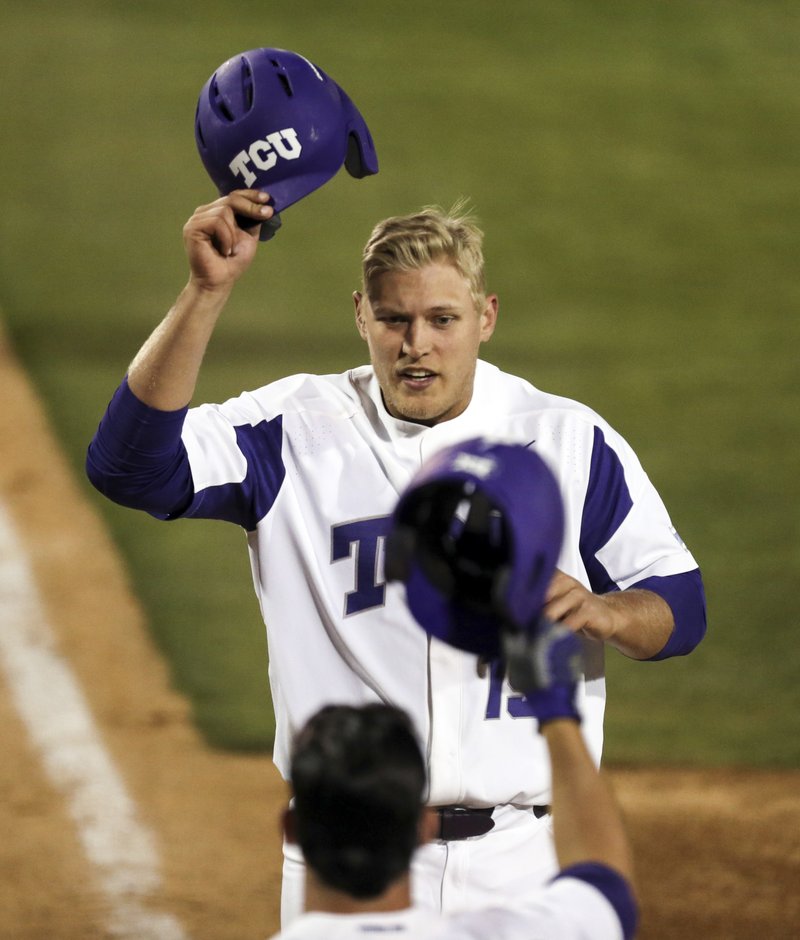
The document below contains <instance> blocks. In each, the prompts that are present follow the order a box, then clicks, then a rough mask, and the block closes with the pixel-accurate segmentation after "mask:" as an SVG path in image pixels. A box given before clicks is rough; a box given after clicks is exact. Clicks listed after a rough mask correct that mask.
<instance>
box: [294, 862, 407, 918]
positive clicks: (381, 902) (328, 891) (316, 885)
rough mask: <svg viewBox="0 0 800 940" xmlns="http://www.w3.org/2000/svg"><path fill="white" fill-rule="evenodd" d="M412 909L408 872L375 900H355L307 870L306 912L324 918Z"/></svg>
mask: <svg viewBox="0 0 800 940" xmlns="http://www.w3.org/2000/svg"><path fill="white" fill-rule="evenodd" d="M408 907H411V879H410V876H409V874H408V872H406V873H405V874H404V875H401V876H400V878H398V879H397V881H394V882H392V884H390V885H389V886H388V888H387V889H386V890H385V891H384V892H383V893H382V894H379V895H378V897H376V898H367V899H364V898H354V897H353V896H352V895H349V894H346V893H344V892H343V891H338V890H336V889H335V888H331V887H329V886H328V885H326V884H324V882H322V881H320V880H319V879H318V878H317V877H316V875H315V874H314V872H313V871H311V870H310V869H308V868H307V869H306V901H305V909H306V911H319V912H322V913H325V914H375V913H378V912H381V911H384V912H385V911H404V910H405V909H406V908H408Z"/></svg>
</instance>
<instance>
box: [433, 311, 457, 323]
mask: <svg viewBox="0 0 800 940" xmlns="http://www.w3.org/2000/svg"><path fill="white" fill-rule="evenodd" d="M455 320H456V318H455V317H454V316H451V315H450V314H448V313H443V314H441V315H440V316H438V317H436V319H435V320H434V321H433V322H434V323H435V324H436V326H450V324H451V323H454V322H455Z"/></svg>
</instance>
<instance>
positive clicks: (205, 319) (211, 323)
mask: <svg viewBox="0 0 800 940" xmlns="http://www.w3.org/2000/svg"><path fill="white" fill-rule="evenodd" d="M229 295H230V288H223V289H217V290H214V291H209V290H204V289H202V288H199V287H198V286H197V285H196V284H195V283H194V281H193V280H190V281H189V283H188V284H187V285H186V287H185V288H184V289H183V290H182V291H181V293H180V295H179V297H178V299H177V300H176V302H175V305H174V306H173V307H172V309H171V310H170V311H169V313H168V314H167V316H166V317H165V318H164V319H163V320H162V322H161V323H160V324H159V326H158V327H156V329H155V330H154V331H153V333H152V334H151V335H150V337H149V338H148V339H147V341H146V342H145V343H144V345H143V346H142V348H141V349H140V350H139V352H138V353H137V355H136V357H135V358H134V360H133V362H132V363H131V365H130V368H129V370H128V385H129V387H130V389H131V391H132V392H133V394H134V395H135V396H136V397H137V398H138V399H139V400H140V401H141V402H143V403H144V404H146V405H149V406H150V407H151V408H158V409H160V410H161V411H177V410H178V409H179V408H184V407H185V406H186V405H188V404H189V402H190V401H191V399H192V396H193V394H194V390H195V386H196V385H197V376H198V374H199V372H200V366H201V364H202V362H203V357H204V355H205V351H206V349H207V347H208V343H209V340H210V339H211V335H212V333H213V331H214V327H215V325H216V322H217V319H218V318H219V315H220V312H221V311H222V308H223V307H224V306H225V302H226V301H227V299H228V297H229Z"/></svg>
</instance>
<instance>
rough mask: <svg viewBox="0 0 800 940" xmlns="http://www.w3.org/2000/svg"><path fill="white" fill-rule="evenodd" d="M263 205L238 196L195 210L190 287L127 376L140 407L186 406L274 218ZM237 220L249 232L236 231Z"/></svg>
mask: <svg viewBox="0 0 800 940" xmlns="http://www.w3.org/2000/svg"><path fill="white" fill-rule="evenodd" d="M268 199H269V196H268V194H267V193H262V192H259V191H258V190H237V191H236V192H233V193H231V194H230V195H228V196H224V197H222V198H220V199H217V200H216V201H215V202H212V203H210V204H209V205H206V206H200V207H199V208H198V209H196V210H195V212H194V213H193V215H192V217H191V218H190V219H189V221H188V222H187V223H186V225H185V226H184V229H183V240H184V245H185V248H186V254H187V257H188V260H189V269H190V276H189V281H188V283H187V285H186V287H184V289H183V290H182V291H181V293H180V295H179V297H178V299H177V301H176V302H175V305H174V306H173V307H172V309H171V310H170V311H169V313H168V314H167V315H166V317H165V318H164V319H163V320H162V321H161V323H160V324H159V326H157V327H156V329H155V330H154V331H153V333H152V334H151V335H150V337H149V338H148V339H147V340H146V342H145V343H144V345H143V346H142V348H141V349H140V350H139V352H138V353H137V355H136V357H135V358H134V360H133V362H132V363H131V365H130V368H129V370H128V385H129V387H130V389H131V391H132V392H133V393H134V395H135V396H136V397H137V398H138V399H139V400H140V401H142V402H144V404H146V405H149V406H150V407H152V408H157V409H159V410H162V411H177V410H178V409H179V408H183V407H185V406H186V405H188V404H189V402H190V401H191V398H192V395H193V394H194V390H195V386H196V384H197V376H198V373H199V371H200V366H201V364H202V361H203V356H204V355H205V351H206V348H207V346H208V343H209V340H210V339H211V335H212V333H213V331H214V327H215V325H216V322H217V318H218V317H219V315H220V313H221V312H222V309H223V307H224V306H225V303H226V302H227V300H228V297H229V296H230V294H231V291H232V290H233V286H234V284H235V283H236V281H237V280H238V279H239V278H240V277H241V276H242V274H244V272H245V271H246V270H247V268H248V267H249V266H250V263H251V262H252V260H253V257H254V256H255V252H256V248H257V247H258V237H259V232H260V223H261V222H265V221H267V220H268V219H269V218H270V217H271V216H272V214H273V210H272V207H271V206H269V205H267V200H268ZM237 215H238V216H240V217H243V218H246V219H252V220H253V226H252V227H251V228H248V229H243V228H240V227H239V225H238V224H237V222H236V218H235V216H237Z"/></svg>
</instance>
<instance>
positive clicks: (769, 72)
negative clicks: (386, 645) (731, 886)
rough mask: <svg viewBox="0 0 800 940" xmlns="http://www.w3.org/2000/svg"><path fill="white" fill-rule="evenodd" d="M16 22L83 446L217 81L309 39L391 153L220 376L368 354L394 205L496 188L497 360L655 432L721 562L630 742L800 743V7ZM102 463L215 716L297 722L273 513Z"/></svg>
mask: <svg viewBox="0 0 800 940" xmlns="http://www.w3.org/2000/svg"><path fill="white" fill-rule="evenodd" d="M2 26H3V28H2V30H1V31H0V61H2V76H3V95H2V105H0V107H2V127H3V146H2V149H1V150H0V180H1V181H2V183H1V185H2V204H3V211H2V221H1V222H0V225H2V241H1V243H0V305H2V307H3V309H4V311H5V315H6V318H7V327H8V330H9V332H10V334H11V336H12V338H13V341H14V344H15V346H16V348H17V350H18V352H19V354H20V356H21V358H22V360H23V361H24V363H25V364H26V366H27V367H28V369H29V370H30V372H31V374H32V376H33V378H34V381H35V382H36V384H37V386H38V388H39V389H40V391H41V394H42V396H43V398H44V401H45V403H46V406H47V408H48V410H49V413H50V415H51V417H52V420H53V423H54V426H55V428H56V431H57V433H58V435H59V436H60V439H61V440H62V442H63V445H64V447H65V449H66V452H67V454H68V456H69V459H70V460H71V462H72V464H73V465H74V468H75V473H76V475H79V476H80V477H83V457H84V453H85V448H86V444H87V443H88V440H89V439H90V437H91V435H92V433H93V431H94V428H95V426H96V424H97V422H98V420H99V418H100V416H101V414H102V412H103V409H104V408H105V405H106V403H107V401H108V398H109V397H110V395H111V393H112V391H113V389H114V388H115V386H116V384H117V383H118V381H119V380H120V378H121V377H122V375H123V374H124V372H125V369H126V366H127V364H128V362H129V360H130V359H131V358H132V356H133V354H134V353H135V351H136V349H137V348H138V346H139V344H140V343H141V342H142V340H143V339H144V338H145V337H146V335H147V334H148V332H149V331H150V329H151V328H152V327H153V326H154V325H155V324H156V323H157V322H158V320H159V319H160V318H161V316H162V315H163V313H164V312H165V311H166V309H167V308H168V307H169V306H170V304H171V302H172V300H173V299H174V296H175V295H176V294H177V292H178V290H179V289H180V287H181V286H182V284H183V283H184V280H185V278H186V265H185V260H184V255H183V248H182V244H181V226H182V225H183V222H184V221H185V219H186V218H187V217H188V215H189V214H190V213H191V211H192V209H193V208H194V207H195V206H196V205H198V204H199V203H202V202H206V201H208V200H210V199H211V198H213V196H214V193H213V191H212V190H211V187H210V185H209V183H208V181H207V179H206V177H205V175H204V171H203V169H202V166H201V164H200V161H199V158H198V157H197V154H196V152H195V148H194V139H193V115H194V107H195V103H196V99H197V94H198V92H199V90H200V87H201V86H202V84H203V82H204V81H205V79H206V78H207V77H208V75H209V74H210V72H211V71H212V70H213V69H214V68H215V67H216V66H217V65H218V64H219V63H220V62H222V61H223V60H224V59H226V58H228V57H229V56H230V55H232V54H234V53H236V52H239V51H242V50H244V49H248V48H252V47H255V46H259V45H272V46H281V47H284V48H290V49H294V50H297V51H299V52H302V53H303V54H305V55H307V56H308V57H309V58H311V59H313V60H315V61H317V62H318V63H319V64H320V65H321V66H322V67H323V68H325V69H326V70H327V71H328V72H329V73H330V74H331V75H332V76H333V77H334V78H336V79H337V80H338V81H339V82H340V83H341V84H342V85H343V86H344V87H345V88H346V89H347V90H348V92H349V93H350V94H351V96H352V97H353V99H354V100H355V101H356V103H357V104H358V105H359V107H360V109H361V111H362V113H363V114H364V115H365V117H366V118H367V120H368V122H369V124H370V128H371V130H372V132H373V136H374V138H375V142H376V146H377V149H378V153H379V157H380V160H381V172H380V174H379V175H378V176H377V177H375V178H373V179H370V180H367V181H364V182H356V181H354V180H352V179H350V178H349V177H347V176H346V175H344V174H341V175H340V176H338V177H337V178H336V179H335V180H333V181H332V182H331V183H330V184H328V185H327V186H326V187H325V188H324V189H322V190H320V191H319V192H317V193H316V194H314V195H313V196H311V197H309V198H308V199H307V200H305V201H304V202H303V203H301V204H299V205H297V206H295V207H293V208H291V209H290V210H289V211H287V213H286V214H285V216H284V227H283V230H282V231H281V233H280V236H279V237H278V238H277V239H276V240H275V241H274V242H273V243H271V244H270V245H269V246H266V247H263V248H262V249H261V250H260V256H259V257H258V258H257V260H256V262H255V265H254V268H253V270H251V271H250V272H249V274H248V277H247V278H246V280H245V281H244V282H243V283H242V284H241V285H239V289H238V291H237V293H236V294H235V296H234V298H233V300H232V301H231V303H230V305H229V307H228V309H227V311H226V315H225V318H224V321H223V322H222V324H221V326H220V328H219V331H218V333H217V335H216V336H215V338H214V341H213V343H212V347H211V350H210V352H209V356H208V360H207V363H206V366H205V370H204V372H203V375H202V381H201V385H200V389H199V392H198V399H203V400H219V399H223V398H226V397H228V396H230V395H233V394H236V393H238V392H239V391H240V390H241V389H243V388H248V387H254V386H257V385H261V384H263V383H265V382H266V381H269V380H271V379H274V378H276V377H278V376H280V375H285V374H289V373H291V372H295V371H311V372H327V371H340V370H342V369H344V368H346V367H348V366H350V365H352V364H354V363H356V362H361V361H363V360H364V359H365V349H364V348H363V347H362V344H361V342H360V340H359V339H358V337H357V335H356V333H355V330H354V328H353V327H352V326H351V322H350V321H351V302H350V292H351V291H352V289H353V288H354V287H356V286H357V283H358V260H359V254H360V250H361V246H362V244H363V242H364V240H365V239H366V236H367V235H368V233H369V230H370V228H371V226H372V224H373V223H374V221H376V220H377V219H379V218H381V217H383V216H385V215H389V214H395V213H397V212H404V211H408V210H411V209H414V208H416V207H418V206H420V205H422V204H426V203H442V204H449V203H451V202H453V201H455V200H456V199H457V198H458V197H460V196H467V197H469V198H471V200H472V202H473V204H474V207H475V209H476V211H477V214H478V215H479V217H480V219H481V221H482V222H483V225H484V228H485V230H486V232H487V240H486V252H487V262H488V275H489V281H490V287H491V288H492V289H493V290H495V291H497V292H498V293H499V295H500V298H501V318H502V320H501V325H500V327H499V329H498V333H497V334H496V336H495V338H494V339H493V340H492V343H491V345H490V346H489V347H487V349H486V358H488V359H490V360H492V361H494V362H495V363H497V364H498V365H500V366H501V367H502V368H505V369H507V370H509V371H512V372H516V373H518V374H520V375H523V376H525V377H526V378H529V379H530V380H531V381H533V382H534V383H535V384H536V385H538V386H539V387H541V388H544V389H546V390H548V391H553V392H557V393H560V394H564V395H568V396H570V397H574V398H577V399H579V400H582V401H584V402H586V403H587V404H590V405H591V406H592V407H594V408H596V409H597V410H598V411H599V412H600V413H601V414H603V415H604V416H605V417H606V418H607V419H608V420H609V421H610V422H611V423H612V424H613V425H614V426H615V427H616V428H617V429H618V430H619V431H621V432H622V433H623V434H624V435H625V436H626V437H627V438H628V440H629V441H630V442H631V444H632V445H633V446H634V448H635V449H636V451H637V453H638V454H639V456H640V458H641V459H642V462H643V463H644V465H645V467H646V468H647V470H648V472H649V473H650V475H651V477H652V479H653V480H654V482H655V483H656V485H657V487H658V489H659V490H660V492H661V493H662V495H663V496H664V498H665V501H666V502H667V505H668V507H669V508H670V510H671V513H672V516H673V520H674V522H675V524H676V526H677V527H678V529H679V530H680V532H681V534H682V535H683V537H684V539H685V540H686V541H687V543H688V544H689V545H690V547H691V548H692V550H693V552H694V554H695V555H696V557H697V558H698V560H699V561H700V563H701V567H702V568H703V571H704V575H705V578H706V585H707V591H708V600H709V622H710V626H709V634H708V637H707V638H706V640H705V642H704V643H703V644H702V646H701V647H700V648H699V649H698V650H697V651H696V652H695V653H694V654H692V655H691V656H690V657H688V658H686V659H681V660H673V661H670V662H666V663H660V664H637V663H632V662H629V661H627V660H624V659H623V658H622V657H619V656H616V655H614V654H610V655H609V688H610V696H609V715H608V723H607V725H608V735H607V740H608V744H607V755H608V757H609V758H610V759H611V760H613V761H653V762H662V761H667V762H689V763H697V764H706V763H710V764H726V763H730V764H757V765H774V766H800V695H798V673H799V672H800V654H798V640H797V636H796V634H795V631H796V630H797V629H798V627H799V626H800V622H799V618H798V614H797V612H796V608H797V605H796V602H795V591H796V590H797V587H798V583H799V582H800V532H799V531H798V530H799V529H800V526H799V525H798V522H799V521H800V505H799V503H800V501H799V500H798V480H800V376H798V371H799V370H798V359H799V355H800V343H798V340H800V328H799V327H798V308H800V278H799V277H798V273H797V272H798V260H797V254H798V251H797V248H798V244H799V243H800V187H798V173H797V161H798V153H800V78H799V77H798V76H800V47H799V46H798V41H797V37H798V35H800V7H798V6H797V5H796V4H795V3H791V2H779V0H763V2H761V3H758V4H754V3H749V2H744V0H739V2H736V0H717V2H708V3H700V2H697V0H671V2H665V0H660V2H657V0H650V2H632V0H628V2H624V0H621V2H618V3H614V4H598V3H594V2H591V0H563V2H559V3H544V2H523V0H512V2H504V3H500V4H494V5H489V4H486V3H477V2H463V0H462V2H459V3H456V2H452V0H446V2H445V0H443V2H440V3H436V4H433V3H424V4H423V3H419V2H416V0H409V2H407V3H405V4H402V5H396V6H384V5H378V4H371V3H366V2H360V3H359V2H354V0H353V2H348V0H340V2H339V3H336V4H327V3H323V2H321V0H311V2H304V3H297V4H284V5H278V4H265V3H256V2H252V0H246V2H240V3H237V4H232V3H227V2H224V0H220V2H217V3H214V4H210V3H206V2H198V3H194V4H191V5H189V4H182V3H176V2H167V0H163V2H160V3H155V2H139V3H136V4H110V3H101V2H94V3H92V2H87V0H84V2H79V0H64V2H61V3H59V4H55V3H40V2H36V0H25V2H22V0H7V2H6V4H5V5H4V9H3V14H2ZM85 489H86V492H87V496H88V498H89V499H90V500H92V501H93V503H94V504H95V505H96V506H97V508H98V509H99V510H100V511H101V512H102V514H103V515H104V517H105V519H106V520H107V522H108V525H109V526H110V528H111V530H112V532H113V534H114V537H115V539H116V541H117V543H118V545H119V547H120V549H121V551H122V552H123V554H124V556H125V558H126V559H127V561H128V563H129V565H130V569H131V572H132V578H133V581H134V584H135V587H136V590H137V591H138V593H139V594H140V596H141V598H142V600H143V602H144V605H145V607H146V610H147V612H148V615H149V619H150V624H151V626H152V630H153V634H154V636H155V637H156V639H157V642H158V643H159V645H160V647H161V648H162V649H163V651H164V653H165V654H166V656H167V657H168V659H169V662H170V663H171V668H172V673H173V676H174V681H175V683H176V685H177V686H178V687H179V688H180V689H182V690H183V691H185V692H186V693H187V694H188V695H189V696H190V697H191V699H192V701H193V703H194V709H195V714H196V718H197V722H198V724H199V726H200V727H201V728H202V730H203V732H204V734H205V735H206V736H207V738H208V739H209V740H210V741H211V742H213V743H214V744H217V745H220V746H224V747H233V748H250V749H257V748H264V747H267V746H268V745H269V741H270V736H271V723H272V715H271V710H270V704H269V693H268V689H267V684H266V655H265V641H264V631H263V625H262V624H261V621H260V617H259V613H258V608H257V604H256V601H255V597H254V595H253V592H252V588H251V585H250V575H249V569H248V564H247V557H246V551H245V544H244V538H243V536H242V534H241V533H240V532H238V531H237V530H235V529H233V528H232V527H226V526H224V525H221V524H213V523H176V524H174V525H171V526H165V525H163V524H160V523H157V522H155V521H153V520H151V519H149V518H148V517H146V516H142V515H139V514H136V513H133V512H131V511H126V510H123V509H119V508H117V507H114V506H112V505H111V504H108V503H106V502H105V501H103V500H102V499H101V498H100V497H99V496H98V495H97V494H96V493H94V491H93V490H91V488H90V487H89V484H88V483H85Z"/></svg>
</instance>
